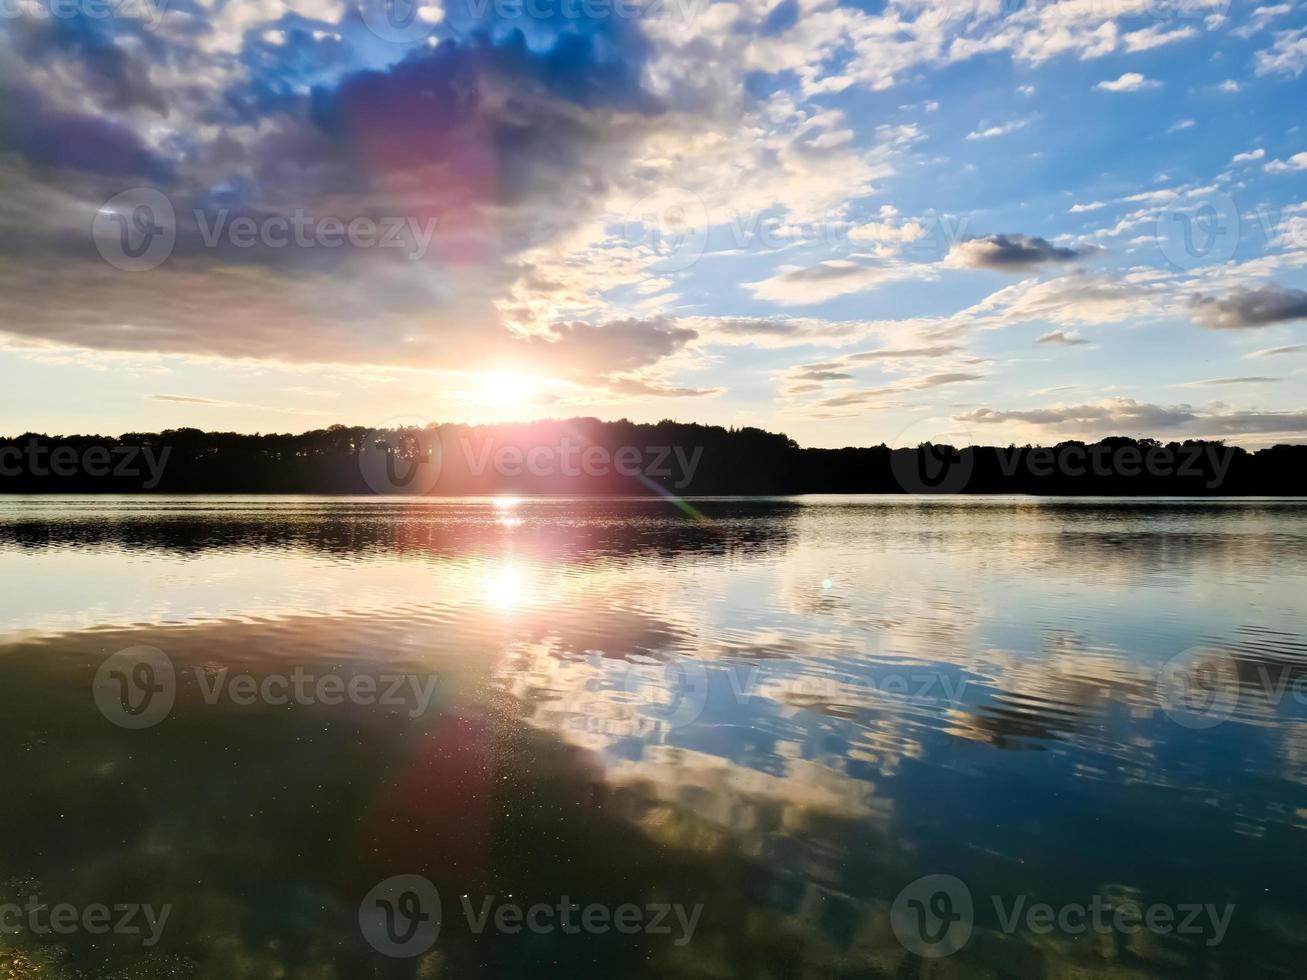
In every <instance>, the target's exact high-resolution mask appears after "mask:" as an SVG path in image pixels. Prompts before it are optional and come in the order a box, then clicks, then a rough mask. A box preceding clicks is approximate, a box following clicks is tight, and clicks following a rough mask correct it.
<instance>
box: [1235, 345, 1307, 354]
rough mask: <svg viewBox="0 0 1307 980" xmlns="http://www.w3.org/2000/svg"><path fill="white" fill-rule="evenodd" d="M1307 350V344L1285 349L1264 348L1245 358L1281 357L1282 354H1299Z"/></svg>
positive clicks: (1287, 346) (1288, 346) (1285, 347)
mask: <svg viewBox="0 0 1307 980" xmlns="http://www.w3.org/2000/svg"><path fill="white" fill-rule="evenodd" d="M1305 350H1307V344H1288V345H1286V346H1284V347H1263V348H1262V349H1261V350H1255V351H1252V352H1250V353H1248V354H1245V355H1244V357H1279V356H1280V355H1281V354H1297V353H1300V352H1302V351H1305Z"/></svg>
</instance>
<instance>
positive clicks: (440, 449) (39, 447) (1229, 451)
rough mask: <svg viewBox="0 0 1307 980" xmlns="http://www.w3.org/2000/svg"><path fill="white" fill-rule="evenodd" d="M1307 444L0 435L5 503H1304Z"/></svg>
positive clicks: (673, 434)
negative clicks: (553, 498) (465, 498)
mask: <svg viewBox="0 0 1307 980" xmlns="http://www.w3.org/2000/svg"><path fill="white" fill-rule="evenodd" d="M1305 464H1307V446H1303V445H1277V446H1274V447H1271V448H1267V449H1262V450H1259V451H1257V452H1249V451H1247V450H1244V449H1241V448H1238V447H1234V446H1227V445H1225V444H1223V443H1221V442H1208V441H1201V440H1186V441H1184V442H1166V443H1164V442H1160V441H1158V440H1154V439H1133V438H1127V437H1110V438H1105V439H1101V440H1099V441H1097V442H1093V443H1085V442H1079V441H1071V442H1062V443H1058V444H1057V445H1055V446H1007V447H998V446H970V447H954V446H948V445H941V444H930V443H924V444H922V445H920V446H918V447H914V448H898V449H891V448H889V447H888V446H884V445H880V446H869V447H847V448H843V449H805V448H802V447H800V446H799V445H798V444H797V443H796V442H795V441H794V440H793V439H790V438H788V437H787V436H785V435H783V434H778V433H771V432H765V431H763V430H761V429H756V428H751V427H744V428H729V429H727V428H722V427H721V426H709V425H698V424H695V423H680V422H671V421H663V422H659V423H657V424H637V423H633V422H629V421H626V420H622V421H618V422H601V421H599V420H597V419H591V418H578V419H569V420H563V421H547V422H534V423H527V424H503V425H481V426H469V425H430V426H427V427H425V428H417V427H409V428H397V429H394V428H391V429H368V428H365V427H363V426H344V425H333V426H331V427H330V428H327V429H316V430H313V431H311V432H304V433H300V434H297V435H293V434H267V435H259V434H256V435H248V434H241V433H235V432H204V431H201V430H199V429H168V430H165V431H163V432H158V433H138V432H133V433H126V434H124V435H122V436H119V437H117V438H114V437H109V436H81V435H75V436H59V435H44V434H36V433H25V434H23V435H21V436H16V437H10V438H4V439H0V492H6V493H84V492H103V493H137V492H146V493H342V494H377V493H407V494H435V495H462V494H483V493H562V494H658V493H663V494H666V493H670V494H675V495H680V496H687V495H717V494H722V495H784V494H804V493H1021V494H1052V495H1057V494H1107V495H1114V494H1115V495H1213V496H1214V495H1240V494H1254V495H1300V494H1304V493H1307V477H1304V474H1307V465H1305Z"/></svg>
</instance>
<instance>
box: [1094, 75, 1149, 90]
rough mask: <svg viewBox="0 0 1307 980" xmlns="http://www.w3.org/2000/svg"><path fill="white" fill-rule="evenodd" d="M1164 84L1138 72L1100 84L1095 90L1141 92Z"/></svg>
mask: <svg viewBox="0 0 1307 980" xmlns="http://www.w3.org/2000/svg"><path fill="white" fill-rule="evenodd" d="M1161 84H1162V83H1161V82H1159V81H1156V80H1155V79H1151V78H1145V77H1144V76H1143V75H1141V74H1139V73H1138V72H1137V71H1128V72H1126V73H1125V74H1124V75H1122V76H1121V77H1120V78H1117V79H1115V80H1113V81H1110V82H1099V83H1098V84H1097V85H1095V86H1094V88H1096V89H1098V90H1099V91H1102V92H1140V91H1143V90H1144V89H1149V88H1157V87H1158V86H1160V85H1161Z"/></svg>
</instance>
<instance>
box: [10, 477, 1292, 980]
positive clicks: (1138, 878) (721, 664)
mask: <svg viewBox="0 0 1307 980" xmlns="http://www.w3.org/2000/svg"><path fill="white" fill-rule="evenodd" d="M696 508H697V509H699V510H700V511H702V512H703V513H704V514H705V515H707V518H708V520H707V521H706V522H705V523H699V522H690V521H688V520H687V519H685V518H684V517H683V516H682V515H680V513H679V512H677V511H675V510H673V509H672V508H670V507H669V506H668V505H666V504H663V503H661V502H648V501H639V502H637V501H597V502H586V503H578V502H575V501H562V500H544V501H537V500H518V501H510V500H484V501H470V500H469V501H435V502H428V501H417V502H404V503H390V502H376V501H367V502H365V501H355V500H323V499H303V500H277V501H271V502H270V501H264V500H251V499H220V500H161V501H143V500H139V499H132V500H122V501H103V500H102V501H86V500H84V499H83V500H77V501H74V502H58V501H49V500H27V499H24V500H12V499H11V500H8V501H6V502H4V504H3V505H0V574H3V575H4V576H5V581H6V582H7V583H9V584H10V589H9V591H8V592H7V593H6V595H5V597H4V599H3V608H4V611H5V613H6V619H5V623H6V627H5V628H6V632H5V633H4V634H3V637H4V639H3V645H0V692H2V693H0V703H2V704H3V708H4V711H5V717H6V719H7V721H8V727H9V731H10V734H11V737H10V739H9V740H7V742H6V743H4V744H3V748H0V763H3V766H4V769H3V771H4V772H5V773H6V780H7V786H8V791H7V793H6V797H7V798H6V806H5V807H4V808H2V809H0V833H3V839H4V840H5V841H6V842H8V843H6V845H5V846H4V847H3V848H0V861H2V862H3V863H2V866H0V883H3V888H0V904H3V899H5V897H6V896H18V895H22V894H28V893H32V894H41V895H42V896H58V898H59V900H62V901H83V902H85V901H92V900H100V901H107V900H109V897H112V896H126V897H125V898H123V900H124V901H128V900H130V901H135V902H145V901H155V902H159V903H162V902H169V903H171V904H172V905H173V906H174V907H175V909H176V911H175V916H176V918H175V920H174V921H173V923H172V924H171V925H170V927H169V929H168V930H167V932H166V934H165V936H164V938H163V940H162V941H161V942H160V944H159V945H158V946H157V947H155V948H152V949H148V950H146V949H142V948H140V946H139V944H133V943H132V942H130V941H128V940H127V939H126V938H125V937H117V936H113V937H108V938H105V937H89V936H71V937H58V941H57V942H56V941H54V939H53V938H46V939H41V938H40V937H32V936H17V937H6V938H0V943H8V944H9V945H8V946H0V959H3V958H4V957H12V956H13V955H15V953H16V954H17V955H19V956H20V957H21V958H22V963H23V964H26V965H24V966H22V967H21V970H20V972H19V974H18V975H20V976H21V975H31V976H104V977H110V976H119V975H132V976H156V975H157V976H163V975H165V974H166V975H181V974H184V975H187V976H201V977H210V976H212V977H223V978H227V977H232V976H264V975H266V976H270V977H271V976H295V977H306V978H307V977H327V976H333V977H334V976H339V977H345V976H349V977H365V976H390V975H405V976H419V975H420V976H438V975H448V976H466V975H486V976H503V975H510V976H511V975H516V974H523V975H525V974H531V975H537V974H538V973H539V972H540V968H539V967H538V964H540V963H548V964H550V967H549V968H548V969H547V970H546V971H545V972H549V973H551V974H552V973H554V972H557V973H558V974H559V975H577V974H581V975H588V974H592V973H593V974H595V975H603V976H611V975H619V976H643V975H648V976H699V975H712V976H751V977H752V976H804V977H807V976H842V975H849V976H855V975H856V976H868V975H871V976H877V975H882V974H884V975H889V974H894V975H917V974H918V973H924V972H926V967H925V965H924V964H925V961H923V960H920V959H918V958H916V957H914V956H912V955H910V954H909V953H908V952H907V951H906V950H904V949H903V947H902V945H900V943H899V942H898V941H897V940H896V938H895V936H894V934H893V932H892V930H891V927H890V917H889V909H890V906H891V904H892V903H893V901H894V899H895V896H896V895H897V894H898V892H899V890H900V889H901V888H902V887H903V886H904V885H905V884H907V883H908V882H910V881H912V880H913V879H915V878H918V877H920V876H922V875H926V874H933V873H948V874H951V875H955V876H957V877H959V878H961V879H963V880H964V881H966V882H967V883H968V885H969V887H970V888H971V890H972V892H973V893H974V895H975V896H976V898H977V903H976V913H975V915H976V923H975V926H976V928H975V934H974V936H973V938H972V939H971V940H970V941H969V942H968V943H967V945H966V946H965V948H963V949H962V950H960V951H959V952H957V953H955V954H954V955H953V956H952V957H951V958H950V959H949V960H947V961H939V962H941V963H944V962H947V964H949V965H950V968H951V969H952V970H953V971H960V972H961V974H962V975H980V974H985V973H993V974H995V975H1009V976H1022V977H1025V976H1031V977H1034V976H1053V975H1058V976H1061V975H1066V974H1073V973H1076V972H1077V971H1082V972H1091V973H1095V974H1097V973H1119V974H1121V975H1122V976H1125V975H1130V976H1158V977H1163V976H1165V977H1169V976H1176V977H1179V976H1186V977H1188V976H1193V975H1194V974H1195V973H1201V974H1203V975H1206V976H1220V975H1223V974H1227V973H1228V974H1230V975H1240V976H1242V975H1244V974H1245V973H1246V972H1247V970H1248V969H1249V968H1250V967H1252V968H1253V969H1255V970H1260V969H1265V970H1272V971H1273V970H1275V969H1279V968H1281V967H1282V966H1286V965H1289V964H1294V963H1297V962H1299V961H1300V959H1301V953H1302V951H1303V950H1302V947H1303V946H1304V945H1307V940H1305V939H1303V938H1302V937H1304V936H1307V931H1305V930H1304V929H1303V927H1304V926H1307V920H1304V917H1303V913H1304V910H1305V909H1307V898H1304V896H1303V894H1302V891H1301V880H1302V878H1303V872H1304V871H1307V867H1305V865H1307V861H1304V858H1303V857H1302V854H1303V853H1304V851H1303V847H1302V840H1301V834H1302V833H1303V832H1304V830H1305V829H1307V816H1304V815H1305V814H1307V703H1304V702H1307V697H1304V696H1303V688H1302V685H1300V684H1299V681H1300V680H1302V678H1303V677H1304V676H1307V671H1304V666H1305V665H1307V642H1305V641H1304V635H1305V634H1307V623H1305V622H1304V619H1305V618H1307V616H1305V615H1304V612H1303V610H1302V605H1301V596H1302V594H1303V586H1304V584H1307V582H1305V581H1304V580H1305V579H1307V570H1305V569H1304V564H1303V557H1302V556H1303V554H1304V551H1303V545H1304V544H1307V504H1304V503H1300V502H1211V501H1203V502H1183V501H1161V502H1144V503H1140V502H1136V503H1130V502H1122V501H1112V502H1107V503H1105V502H1102V501H1084V502H1074V501H1071V502H1059V503H1057V504H1045V503H1035V502H1031V501H1025V500H983V501H972V500H967V501H928V502H921V501H912V500H884V499H873V500H868V499H852V500H840V501H830V500H812V501H750V502H741V501H703V502H696ZM142 643H145V644H150V645H152V646H155V647H158V648H159V649H161V650H164V651H166V652H167V654H168V655H169V657H171V658H172V661H173V663H174V664H176V666H177V669H178V674H179V676H180V677H181V678H182V680H181V681H180V682H179V686H178V690H177V699H176V704H175V706H174V707H173V710H172V712H171V713H170V714H169V716H168V718H167V720H166V721H164V722H163V723H161V724H160V725H158V726H157V727H155V728H151V729H148V730H143V731H125V730H122V729H119V728H116V727H114V726H113V725H111V724H109V723H108V722H107V721H106V719H105V718H104V717H103V716H102V715H101V714H100V713H99V712H98V711H97V709H96V707H95V705H94V703H93V701H92V698H91V683H92V678H93V676H94V675H95V673H96V669H97V667H98V666H99V665H100V664H101V663H102V662H103V661H104V659H105V657H106V656H108V655H109V654H111V653H113V652H114V651H116V650H120V649H123V648H125V647H130V646H133V645H136V644H142ZM1198 647H1202V648H1209V647H1210V648H1215V649H1217V650H1219V651H1220V655H1221V656H1222V657H1224V658H1228V663H1229V664H1230V676H1231V677H1233V678H1235V681H1234V683H1235V684H1236V686H1237V688H1238V695H1237V697H1236V698H1235V699H1234V701H1233V702H1232V706H1231V710H1230V712H1229V718H1228V720H1226V721H1224V722H1223V723H1221V724H1219V725H1215V726H1213V727H1210V728H1203V727H1193V726H1191V725H1187V724H1184V723H1182V722H1180V721H1177V720H1176V714H1175V712H1174V711H1173V710H1172V709H1173V707H1174V706H1173V705H1171V704H1169V703H1168V701H1167V700H1166V698H1165V697H1163V696H1162V695H1161V694H1160V693H1159V683H1158V677H1159V670H1160V668H1161V667H1162V665H1164V664H1165V663H1166V662H1167V661H1168V660H1170V659H1171V658H1174V657H1176V656H1177V655H1178V654H1181V653H1182V652H1184V651H1186V650H1190V649H1193V648H1198ZM295 667H305V668H306V669H311V670H314V671H317V672H319V673H321V672H324V671H325V672H330V673H332V674H336V675H339V676H342V677H345V678H348V677H352V676H355V675H357V674H359V673H360V672H362V673H367V672H369V671H371V672H374V673H375V672H376V671H378V670H385V671H389V672H403V673H408V674H413V675H422V676H430V675H434V676H436V677H438V678H439V686H438V688H437V692H436V695H435V697H434V698H433V699H432V702H431V704H430V706H429V707H428V708H427V710H425V711H423V712H422V713H421V714H420V715H417V716H410V714H408V713H406V712H404V711H400V710H386V709H383V708H379V707H378V706H376V705H371V706H365V705H359V704H343V705H326V704H307V705H306V704H291V705H284V704H283V705H272V704H268V703H262V702H259V701H255V702H254V703H250V704H239V703H235V702H232V701H229V700H224V701H222V702H220V703H214V704H210V703H208V702H206V700H205V697H204V682H203V681H202V680H197V678H212V677H213V676H215V674H217V673H221V672H222V671H224V670H226V671H231V672H244V673H248V674H249V675H251V676H252V677H254V678H255V679H256V681H257V679H259V678H264V677H267V676H268V675H270V674H274V673H277V672H287V671H290V670H292V669H293V668H295ZM596 844H598V845H600V846H596ZM401 873H418V874H423V875H425V876H427V877H428V878H430V879H431V880H432V881H433V882H434V883H435V884H436V886H437V887H438V889H439V890H440V893H441V895H442V896H445V899H446V904H447V906H448V905H450V904H452V903H453V901H454V897H455V896H460V895H464V894H471V895H490V894H497V895H508V894H512V895H516V896H519V897H521V896H526V897H528V898H531V899H539V900H542V901H551V900H556V899H557V896H559V895H570V896H572V897H573V898H575V899H577V900H579V901H584V902H610V903H612V904H614V905H616V904H620V903H622V902H643V901H655V900H661V901H673V902H683V903H688V904H693V903H703V905H704V912H703V921H702V923H701V925H700V926H699V931H698V933H697V935H696V938H695V940H694V942H693V943H691V944H688V945H686V946H678V945H676V944H675V943H674V942H673V941H672V940H671V939H669V938H665V937H662V936H655V935H640V936H638V937H634V936H622V935H614V934H609V935H606V936H603V937H597V936H592V935H586V936H581V937H571V936H561V935H555V934H548V935H529V936H528V935H522V936H517V937H510V936H503V935H498V936H491V935H475V934H472V933H471V932H469V931H468V930H466V929H464V928H460V926H459V921H458V917H457V916H452V917H450V921H449V922H448V925H447V928H446V929H445V930H444V931H443V932H442V934H441V939H440V942H439V944H438V946H437V948H436V949H435V950H434V951H433V952H432V953H430V954H428V956H427V957H426V958H424V959H423V960H421V962H402V963H400V962H395V963H392V962H389V961H386V960H384V959H383V958H379V957H378V956H377V955H376V954H375V953H374V952H373V951H372V950H371V949H369V948H368V947H367V945H366V943H364V942H363V940H362V938H361V937H360V936H359V935H358V930H357V924H356V921H355V920H356V915H357V907H358V902H359V900H360V898H361V897H362V896H363V895H364V894H366V893H367V892H368V890H369V889H370V888H371V887H372V886H373V885H375V884H376V883H377V882H378V881H380V880H381V879H383V878H385V877H387V876H389V875H392V874H401ZM1100 894H1101V895H1107V896H1109V897H1110V900H1111V901H1113V902H1117V903H1121V902H1128V901H1132V900H1138V901H1151V902H1158V901H1162V902H1172V903H1179V902H1189V901H1197V902H1219V903H1225V902H1233V903H1234V904H1235V906H1236V913H1235V915H1234V917H1233V919H1232V923H1231V927H1230V933H1229V935H1228V937H1227V938H1226V939H1225V941H1224V942H1223V943H1221V944H1220V945H1219V946H1215V947H1208V946H1206V945H1204V944H1203V943H1201V942H1194V941H1192V940H1190V939H1187V938H1186V937H1183V936H1177V935H1170V936H1160V935H1157V934H1155V933H1143V934H1130V935H1122V934H1113V935H1110V936H1099V935H1092V936H1085V937H1083V938H1077V937H1074V936H1067V935H1060V934H1055V935H1042V934H1035V933H1032V932H1031V931H1030V930H1027V929H1018V930H1016V931H1015V932H1010V931H1005V930H1004V929H1003V926H1002V922H1001V921H999V918H998V917H997V916H996V914H995V908H994V906H993V904H992V903H991V902H990V901H989V900H988V899H989V898H990V897H992V896H1005V897H1006V898H1007V899H1008V900H1009V901H1010V900H1011V899H1012V898H1013V897H1015V896H1020V895H1024V896H1028V897H1029V898H1028V900H1029V901H1031V902H1035V901H1047V902H1073V901H1077V900H1085V899H1087V898H1088V897H1089V896H1092V895H1100ZM96 896H99V898H98V899H97V898H96ZM106 896H107V897H106ZM4 950H8V952H5V951H4ZM12 962H17V961H12ZM12 962H10V961H6V963H7V964H8V965H10V966H11V968H12ZM1295 968H1296V967H1295ZM23 970H25V971H27V972H26V973H23V972H21V971H23ZM405 971H408V972H405Z"/></svg>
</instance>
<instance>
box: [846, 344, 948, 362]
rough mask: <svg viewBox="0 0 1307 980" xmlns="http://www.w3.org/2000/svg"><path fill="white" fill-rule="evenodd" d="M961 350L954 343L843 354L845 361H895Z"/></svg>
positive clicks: (945, 355) (939, 355)
mask: <svg viewBox="0 0 1307 980" xmlns="http://www.w3.org/2000/svg"><path fill="white" fill-rule="evenodd" d="M961 350H962V348H961V347H958V346H957V345H956V344H936V345H935V346H932V347H900V348H897V349H893V348H891V349H885V350H864V351H858V352H857V353H854V354H848V355H846V356H845V358H844V359H845V360H846V361H897V360H905V359H909V358H917V357H927V358H934V357H948V356H950V355H952V354H957V353H959V352H960V351H961Z"/></svg>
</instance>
